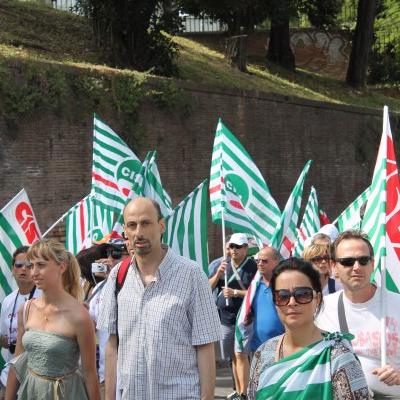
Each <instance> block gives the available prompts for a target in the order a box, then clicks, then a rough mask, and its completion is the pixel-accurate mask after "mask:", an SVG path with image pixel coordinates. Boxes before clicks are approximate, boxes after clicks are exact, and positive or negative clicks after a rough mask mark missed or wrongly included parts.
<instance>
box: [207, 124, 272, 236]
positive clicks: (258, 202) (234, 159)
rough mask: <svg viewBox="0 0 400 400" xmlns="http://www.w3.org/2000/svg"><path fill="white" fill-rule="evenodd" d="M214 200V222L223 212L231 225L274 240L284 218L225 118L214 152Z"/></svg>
mask: <svg viewBox="0 0 400 400" xmlns="http://www.w3.org/2000/svg"><path fill="white" fill-rule="evenodd" d="M224 188H225V198H224V193H223V191H224ZM235 198H236V199H238V200H235ZM224 200H226V204H224ZM210 202H211V216H212V221H213V222H214V223H221V215H222V214H223V215H224V221H225V224H226V226H227V227H230V228H232V229H233V230H234V231H236V232H247V233H250V234H252V235H255V236H256V238H257V239H258V240H259V241H261V242H263V243H269V242H270V239H271V237H272V234H273V232H274V230H275V227H276V225H277V223H278V222H279V219H280V211H279V208H278V205H277V204H276V202H275V200H274V199H273V197H272V196H271V193H270V191H269V189H268V186H267V184H266V183H265V181H264V178H263V177H262V175H261V172H260V171H259V169H258V168H257V166H256V164H255V163H254V161H253V160H252V158H251V157H250V155H249V153H248V152H247V151H246V150H245V148H244V147H243V146H242V144H241V143H240V142H239V141H238V140H237V138H236V137H235V136H234V135H233V134H232V133H231V132H230V131H229V129H228V128H227V127H226V126H225V125H224V124H223V123H222V121H221V120H220V121H219V122H218V125H217V130H216V134H215V140H214V147H213V153H212V161H211V171H210Z"/></svg>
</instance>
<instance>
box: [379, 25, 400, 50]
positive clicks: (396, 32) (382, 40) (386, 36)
mask: <svg viewBox="0 0 400 400" xmlns="http://www.w3.org/2000/svg"><path fill="white" fill-rule="evenodd" d="M375 34H376V38H375V41H374V43H373V47H374V49H375V50H378V51H383V50H384V49H385V48H386V47H387V45H388V44H389V43H392V44H394V45H396V44H397V45H400V27H398V26H397V25H393V26H391V27H389V28H386V29H380V30H379V31H377V32H376V33H375Z"/></svg>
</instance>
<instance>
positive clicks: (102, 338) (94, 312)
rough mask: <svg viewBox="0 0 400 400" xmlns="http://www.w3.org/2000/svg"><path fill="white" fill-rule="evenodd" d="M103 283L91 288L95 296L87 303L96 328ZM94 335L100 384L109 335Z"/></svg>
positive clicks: (101, 332)
mask: <svg viewBox="0 0 400 400" xmlns="http://www.w3.org/2000/svg"><path fill="white" fill-rule="evenodd" d="M103 283H104V282H100V283H98V284H97V285H96V286H95V287H94V288H93V293H95V295H94V296H93V297H92V299H91V300H90V303H89V314H90V317H91V318H92V320H93V321H94V322H95V324H96V326H97V318H98V316H99V309H100V304H101V300H102V296H101V294H102V289H103V287H104V284H103ZM102 284H103V287H101V288H100V290H99V291H98V288H99V286H100V285H102ZM96 335H97V340H98V342H99V381H100V383H102V382H104V367H105V351H106V344H107V340H108V337H109V334H108V333H107V332H106V331H100V330H98V329H96Z"/></svg>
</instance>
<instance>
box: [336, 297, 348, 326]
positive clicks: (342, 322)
mask: <svg viewBox="0 0 400 400" xmlns="http://www.w3.org/2000/svg"><path fill="white" fill-rule="evenodd" d="M338 318H339V328H340V332H349V326H348V325H347V320H346V313H345V311H344V303H343V292H340V294H339V299H338Z"/></svg>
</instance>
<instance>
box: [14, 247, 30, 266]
mask: <svg viewBox="0 0 400 400" xmlns="http://www.w3.org/2000/svg"><path fill="white" fill-rule="evenodd" d="M28 250H29V246H20V247H18V248H17V249H16V250H15V251H14V253H13V255H12V265H13V266H14V264H15V259H16V258H17V256H18V254H24V253H27V252H28Z"/></svg>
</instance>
